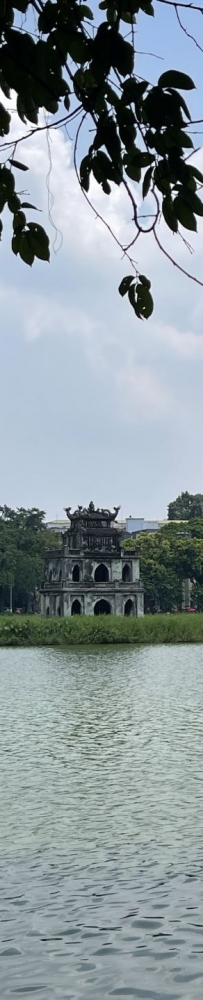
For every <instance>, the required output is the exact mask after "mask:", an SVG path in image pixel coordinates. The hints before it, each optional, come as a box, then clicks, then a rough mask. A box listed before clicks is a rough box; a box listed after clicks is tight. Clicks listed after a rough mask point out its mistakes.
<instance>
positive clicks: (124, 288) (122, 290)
mask: <svg viewBox="0 0 203 1000" xmlns="http://www.w3.org/2000/svg"><path fill="white" fill-rule="evenodd" d="M134 280H135V279H134V277H133V275H132V274H127V275H126V277H125V278H122V281H121V283H120V285H119V289H118V291H119V294H120V295H122V297H123V295H126V293H127V292H128V289H129V288H130V285H131V284H132V281H134Z"/></svg>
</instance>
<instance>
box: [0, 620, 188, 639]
mask: <svg viewBox="0 0 203 1000" xmlns="http://www.w3.org/2000/svg"><path fill="white" fill-rule="evenodd" d="M170 642H171V643H181V642H203V614H194V615H193V614H191V615H189V614H171V615H146V616H145V617H144V618H133V617H132V618H131V617H130V618H125V617H124V618H123V617H117V616H114V615H107V616H106V615H101V616H99V615H98V616H96V617H94V616H93V617H89V618H86V617H83V616H81V617H80V616H78V617H77V616H74V617H72V618H43V617H40V616H38V615H36V616H35V615H30V616H29V615H27V616H25V617H24V616H22V617H20V616H19V617H18V615H11V616H10V617H9V616H8V615H6V616H3V615H0V646H69V645H87V644H91V645H101V644H104V643H106V644H107V643H111V644H115V645H118V644H120V643H123V644H124V643H137V644H144V643H145V644H146V643H147V644H150V643H170Z"/></svg>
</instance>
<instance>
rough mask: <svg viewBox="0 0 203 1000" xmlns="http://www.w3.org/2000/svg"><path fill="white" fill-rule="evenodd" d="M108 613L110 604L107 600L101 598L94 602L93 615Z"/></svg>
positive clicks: (109, 612)
mask: <svg viewBox="0 0 203 1000" xmlns="http://www.w3.org/2000/svg"><path fill="white" fill-rule="evenodd" d="M110 614H111V606H110V604H109V601H104V600H103V598H102V599H101V600H100V601H97V602H96V604H95V606H94V615H110Z"/></svg>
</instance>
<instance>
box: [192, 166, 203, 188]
mask: <svg viewBox="0 0 203 1000" xmlns="http://www.w3.org/2000/svg"><path fill="white" fill-rule="evenodd" d="M189 171H190V173H191V174H193V177H196V178H197V181H200V184H203V174H202V173H201V170H197V167H193V164H192V165H190V166H189Z"/></svg>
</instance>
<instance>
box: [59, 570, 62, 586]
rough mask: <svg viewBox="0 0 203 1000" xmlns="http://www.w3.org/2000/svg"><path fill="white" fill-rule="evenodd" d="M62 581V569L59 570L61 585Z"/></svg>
mask: <svg viewBox="0 0 203 1000" xmlns="http://www.w3.org/2000/svg"><path fill="white" fill-rule="evenodd" d="M61 580H62V569H60V570H59V583H60V582H61Z"/></svg>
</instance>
